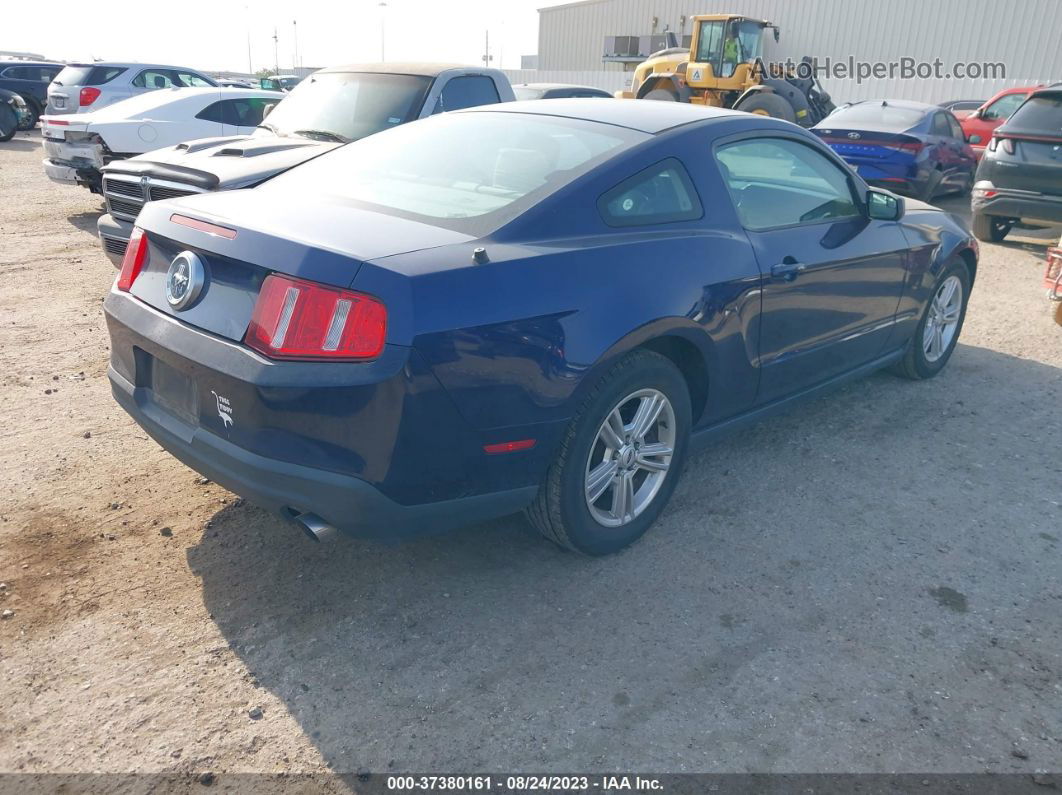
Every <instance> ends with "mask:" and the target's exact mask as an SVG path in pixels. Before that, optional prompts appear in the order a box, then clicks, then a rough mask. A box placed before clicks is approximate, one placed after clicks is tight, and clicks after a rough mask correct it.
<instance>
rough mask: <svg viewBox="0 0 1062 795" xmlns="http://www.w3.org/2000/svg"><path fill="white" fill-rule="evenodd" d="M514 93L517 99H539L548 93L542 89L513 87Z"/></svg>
mask: <svg viewBox="0 0 1062 795" xmlns="http://www.w3.org/2000/svg"><path fill="white" fill-rule="evenodd" d="M513 93H514V94H516V98H517V99H539V98H541V96H542V95H543V94H545V93H546V92H545V91H544V90H543V89H541V88H528V87H527V86H513Z"/></svg>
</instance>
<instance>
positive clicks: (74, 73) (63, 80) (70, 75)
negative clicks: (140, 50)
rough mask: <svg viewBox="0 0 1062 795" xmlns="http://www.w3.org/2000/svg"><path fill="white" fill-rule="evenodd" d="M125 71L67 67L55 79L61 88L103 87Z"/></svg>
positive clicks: (94, 67) (106, 68) (121, 68)
mask: <svg viewBox="0 0 1062 795" xmlns="http://www.w3.org/2000/svg"><path fill="white" fill-rule="evenodd" d="M124 71H125V67H122V66H67V67H65V68H64V69H63V71H61V72H60V73H59V74H58V75H56V77H55V82H56V83H58V84H59V85H61V86H102V85H103V84H104V83H109V82H111V81H112V80H114V78H116V77H118V75H120V74H121V73H122V72H124Z"/></svg>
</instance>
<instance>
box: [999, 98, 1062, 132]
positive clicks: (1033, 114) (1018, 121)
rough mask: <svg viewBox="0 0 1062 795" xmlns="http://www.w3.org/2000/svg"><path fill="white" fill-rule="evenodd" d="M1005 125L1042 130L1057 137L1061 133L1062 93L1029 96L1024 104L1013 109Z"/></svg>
mask: <svg viewBox="0 0 1062 795" xmlns="http://www.w3.org/2000/svg"><path fill="white" fill-rule="evenodd" d="M1007 127H1008V129H1009V128H1010V127H1016V128H1018V129H1021V130H1029V131H1035V132H1042V133H1044V134H1045V135H1051V136H1054V137H1056V138H1057V137H1058V136H1059V134H1060V133H1062V94H1042V95H1040V96H1037V97H1029V99H1028V101H1027V102H1026V103H1025V104H1024V105H1022V106H1021V107H1020V108H1018V109H1017V110H1016V111H1014V115H1013V116H1011V117H1010V119H1009V120H1008V122H1007Z"/></svg>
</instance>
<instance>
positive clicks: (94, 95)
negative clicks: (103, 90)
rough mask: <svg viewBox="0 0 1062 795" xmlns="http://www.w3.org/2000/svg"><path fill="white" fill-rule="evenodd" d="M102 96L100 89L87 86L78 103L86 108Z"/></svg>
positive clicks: (82, 90) (79, 96) (82, 91)
mask: <svg viewBox="0 0 1062 795" xmlns="http://www.w3.org/2000/svg"><path fill="white" fill-rule="evenodd" d="M99 98H100V90H99V89H98V88H96V87H95V86H85V87H84V88H83V89H81V93H80V94H79V95H78V100H77V101H78V104H80V105H81V107H83V108H85V107H88V106H89V105H91V104H92V103H93V102H95V101H96V100H97V99H99Z"/></svg>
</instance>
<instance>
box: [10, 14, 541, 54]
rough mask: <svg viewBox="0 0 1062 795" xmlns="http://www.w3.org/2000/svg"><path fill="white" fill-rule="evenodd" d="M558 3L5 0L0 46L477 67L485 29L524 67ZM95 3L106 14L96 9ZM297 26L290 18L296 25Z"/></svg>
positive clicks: (499, 49)
mask: <svg viewBox="0 0 1062 795" xmlns="http://www.w3.org/2000/svg"><path fill="white" fill-rule="evenodd" d="M559 1H560V0H495V2H489V1H488V0H436V1H435V2H432V1H431V0H387V2H386V5H384V6H381V4H380V2H379V0H347V1H346V2H333V1H332V0H327V1H322V0H307V1H306V2H299V0H296V2H292V0H255V1H254V2H243V1H242V0H236V2H228V0H180V2H176V3H159V2H153V0H146V1H145V0H139V2H130V0H107V2H106V3H104V4H103V5H102V6H101V5H100V4H99V3H90V2H87V1H86V0H76V1H75V0H49V2H46V3H45V2H35V3H32V2H17V0H12V2H9V3H6V4H5V5H6V7H5V9H4V11H3V24H2V26H0V51H17V52H34V53H39V54H41V55H44V56H46V57H48V58H55V59H58V60H64V61H75V60H91V59H101V60H109V61H127V60H128V61H143V62H155V63H166V64H172V65H176V66H188V67H193V68H198V69H203V70H209V71H222V70H228V71H239V72H247V71H249V70H248V68H247V66H248V41H250V62H251V65H252V66H253V69H251V70H250V71H257V70H259V69H263V68H268V69H272V68H273V67H274V66H275V62H274V47H273V32H274V29H275V30H276V34H277V39H278V41H277V48H276V49H277V52H278V59H279V62H280V68H281V71H282V72H284V71H287V70H288V69H290V67H291V66H292V63H293V60H294V57H295V49H296V31H297V46H298V59H299V62H300V64H301V65H304V66H308V67H310V66H331V65H335V64H341V63H356V62H361V61H378V60H380V59H381V35H380V34H381V26H382V28H383V33H384V35H383V42H382V43H383V57H384V60H388V61H456V62H459V63H468V64H479V63H482V61H481V60H480V59H481V57H482V55H483V51H484V34H485V32H487V31H489V33H490V52H491V55H493V56H494V60H493V61H492V62H491V65H492V66H498V67H501V68H504V69H518V68H520V56H521V55H530V54H533V53H535V52H536V51H537V49H538V14H537V13H536V9H537V8H541V7H545V6H550V5H558V4H559ZM94 8H96V9H105V12H102V13H96V12H94V10H93V9H94ZM293 23H294V24H293Z"/></svg>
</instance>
